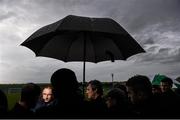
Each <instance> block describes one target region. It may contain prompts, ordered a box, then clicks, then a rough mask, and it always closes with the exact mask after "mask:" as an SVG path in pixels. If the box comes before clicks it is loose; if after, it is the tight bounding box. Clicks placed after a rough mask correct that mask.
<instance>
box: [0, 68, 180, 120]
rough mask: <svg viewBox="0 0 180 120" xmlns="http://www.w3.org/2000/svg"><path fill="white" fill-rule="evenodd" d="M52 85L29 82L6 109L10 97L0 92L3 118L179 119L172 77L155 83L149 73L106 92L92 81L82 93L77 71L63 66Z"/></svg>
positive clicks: (52, 78) (177, 98) (179, 100)
mask: <svg viewBox="0 0 180 120" xmlns="http://www.w3.org/2000/svg"><path fill="white" fill-rule="evenodd" d="M50 83H51V84H50V85H48V86H46V87H44V88H43V89H42V91H41V88H40V87H39V86H38V85H37V84H34V83H27V84H26V85H25V86H24V87H23V88H22V90H21V98H20V100H19V101H17V103H16V104H15V106H14V107H13V108H12V109H11V110H8V109H7V106H8V105H7V98H6V96H5V94H3V92H1V91H0V96H1V97H0V115H1V116H0V117H4V118H180V114H179V113H178V111H177V110H176V109H175V108H174V107H177V108H179V107H180V103H179V102H180V98H179V95H178V94H176V93H175V92H174V91H173V90H172V84H173V82H172V79H170V78H168V77H165V78H164V79H163V80H162V81H161V83H160V86H153V85H152V84H151V82H150V80H149V78H148V77H147V76H144V75H136V76H133V77H131V78H129V79H128V80H127V82H126V85H118V84H117V85H114V87H113V88H112V89H110V90H109V91H108V92H107V93H106V94H105V95H104V91H103V86H102V83H101V82H100V81H98V80H91V81H89V82H88V83H87V86H86V95H85V96H83V95H82V92H81V89H80V86H79V83H78V81H77V78H76V75H75V73H74V72H73V71H72V70H70V69H67V68H62V69H59V70H57V71H56V72H54V73H53V75H52V76H51V80H50Z"/></svg>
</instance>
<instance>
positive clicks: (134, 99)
mask: <svg viewBox="0 0 180 120" xmlns="http://www.w3.org/2000/svg"><path fill="white" fill-rule="evenodd" d="M127 92H128V97H129V99H130V101H131V102H132V103H133V104H135V103H137V102H139V99H140V98H139V95H138V94H136V93H135V92H134V90H133V89H132V87H127Z"/></svg>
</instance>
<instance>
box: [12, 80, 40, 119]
mask: <svg viewBox="0 0 180 120" xmlns="http://www.w3.org/2000/svg"><path fill="white" fill-rule="evenodd" d="M40 92H41V88H40V87H39V86H38V85H36V84H34V83H27V84H26V85H24V86H23V88H22V90H21V98H20V100H19V101H18V102H17V103H16V104H15V106H14V107H13V108H12V110H11V111H10V113H9V117H10V118H34V117H35V114H34V112H33V111H32V109H33V108H34V107H35V105H36V103H37V101H38V98H39V95H40Z"/></svg>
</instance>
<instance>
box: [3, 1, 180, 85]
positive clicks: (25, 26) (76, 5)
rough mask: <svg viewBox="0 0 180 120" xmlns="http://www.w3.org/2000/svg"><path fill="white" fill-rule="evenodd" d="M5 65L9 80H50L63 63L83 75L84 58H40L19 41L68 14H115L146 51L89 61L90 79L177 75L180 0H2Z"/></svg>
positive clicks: (105, 15) (88, 71)
mask: <svg viewBox="0 0 180 120" xmlns="http://www.w3.org/2000/svg"><path fill="white" fill-rule="evenodd" d="M0 11H1V14H0V42H1V44H0V49H1V51H0V65H1V67H0V70H1V71H2V72H1V78H4V79H5V80H4V81H3V82H7V81H10V82H12V81H11V80H12V79H13V80H14V82H19V83H21V82H25V81H26V82H28V81H31V82H34V81H38V82H42V81H43V82H49V78H50V76H51V74H52V73H53V72H54V71H55V70H57V69H59V68H62V67H67V68H70V69H72V70H74V71H75V72H76V74H77V77H78V79H79V81H81V80H82V64H81V63H72V64H71V63H67V64H66V63H64V62H61V61H57V60H54V59H50V58H49V59H47V58H46V59H44V58H42V57H38V58H36V57H35V55H34V53H33V52H32V51H31V50H29V49H27V48H24V47H22V46H19V45H20V43H22V42H23V41H24V40H25V39H27V38H28V37H29V36H30V35H31V34H32V33H33V32H34V31H36V30H37V29H39V28H40V27H42V26H44V25H46V24H50V23H52V22H55V21H57V20H59V19H62V18H63V17H65V16H66V15H69V14H74V15H80V16H81V15H82V16H90V17H111V18H113V19H114V20H116V21H117V22H119V23H120V24H121V25H122V26H123V27H124V28H125V29H126V30H127V31H128V32H129V33H130V34H131V35H132V36H133V37H134V38H135V39H136V40H137V42H138V43H140V45H141V46H142V47H143V48H144V49H145V50H146V53H143V54H138V55H134V56H132V57H130V58H129V59H128V60H127V61H124V62H121V61H116V62H115V63H111V62H107V63H106V62H105V63H99V64H91V63H87V69H86V72H87V74H86V78H87V80H90V79H100V80H102V81H108V80H110V79H111V74H112V73H114V75H115V76H114V77H115V79H117V80H127V79H128V77H130V76H133V75H134V74H145V75H149V76H153V75H154V74H156V73H162V74H167V75H170V76H177V75H178V74H179V73H178V72H179V71H180V69H179V68H180V66H179V65H180V63H179V61H180V47H179V45H180V40H179V39H180V22H179V21H180V15H179V11H180V1H179V0H36V1H34V0H33V1H32V0H0Z"/></svg>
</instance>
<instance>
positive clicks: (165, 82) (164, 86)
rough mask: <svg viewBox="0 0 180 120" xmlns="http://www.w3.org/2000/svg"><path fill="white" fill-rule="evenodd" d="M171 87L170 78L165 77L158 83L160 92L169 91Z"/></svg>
mask: <svg viewBox="0 0 180 120" xmlns="http://www.w3.org/2000/svg"><path fill="white" fill-rule="evenodd" d="M172 85H173V81H172V79H170V78H168V77H165V78H164V79H162V80H161V82H160V88H161V91H162V92H166V91H169V90H171V88H172Z"/></svg>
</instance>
